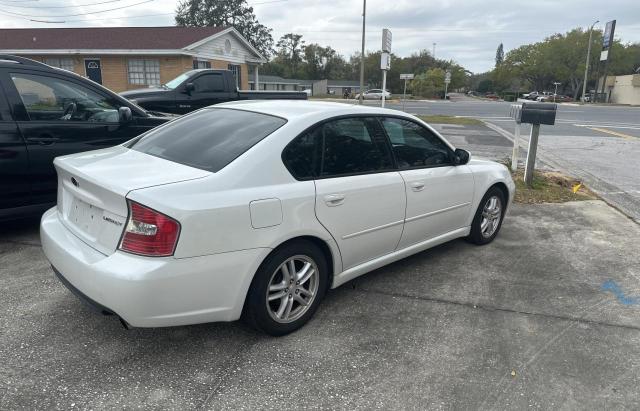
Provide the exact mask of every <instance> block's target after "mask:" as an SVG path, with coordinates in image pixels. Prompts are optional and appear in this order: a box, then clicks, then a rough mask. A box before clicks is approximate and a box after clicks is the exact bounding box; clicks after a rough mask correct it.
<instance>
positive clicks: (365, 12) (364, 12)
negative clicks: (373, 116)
mask: <svg viewBox="0 0 640 411" xmlns="http://www.w3.org/2000/svg"><path fill="white" fill-rule="evenodd" d="M366 14H367V0H363V1H362V50H361V54H360V95H359V96H358V104H362V100H363V95H362V94H363V93H364V27H365V17H366Z"/></svg>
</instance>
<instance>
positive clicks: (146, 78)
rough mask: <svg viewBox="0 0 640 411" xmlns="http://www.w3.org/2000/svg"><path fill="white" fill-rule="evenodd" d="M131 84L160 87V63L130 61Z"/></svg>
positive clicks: (139, 60)
mask: <svg viewBox="0 0 640 411" xmlns="http://www.w3.org/2000/svg"><path fill="white" fill-rule="evenodd" d="M127 68H128V72H129V84H142V85H147V86H159V85H160V61H159V60H148V59H130V60H129V61H128V66H127Z"/></svg>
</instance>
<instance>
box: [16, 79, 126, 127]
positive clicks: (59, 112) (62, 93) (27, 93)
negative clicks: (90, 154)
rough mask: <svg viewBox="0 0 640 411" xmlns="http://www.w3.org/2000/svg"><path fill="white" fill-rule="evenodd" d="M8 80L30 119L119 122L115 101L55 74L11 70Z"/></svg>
mask: <svg viewBox="0 0 640 411" xmlns="http://www.w3.org/2000/svg"><path fill="white" fill-rule="evenodd" d="M11 80H12V81H13V84H14V85H15V86H16V89H17V90H18V94H20V98H21V99H22V103H23V104H24V107H25V109H26V110H27V114H28V115H29V119H30V120H32V121H89V122H113V123H117V122H118V120H119V119H118V109H117V106H116V104H117V103H116V102H115V101H113V100H112V99H109V98H106V97H104V96H102V95H100V94H98V93H96V92H94V91H92V90H90V89H88V88H85V87H83V86H81V85H79V84H76V83H72V82H70V81H66V80H62V79H59V78H55V77H48V76H39V75H31V74H22V73H12V74H11Z"/></svg>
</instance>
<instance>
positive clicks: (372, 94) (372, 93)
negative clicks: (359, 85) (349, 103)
mask: <svg viewBox="0 0 640 411" xmlns="http://www.w3.org/2000/svg"><path fill="white" fill-rule="evenodd" d="M382 95H384V98H385V99H389V98H391V93H389V92H388V91H387V90H385V91H382V90H380V89H371V90H367V91H365V92H364V93H363V94H362V98H363V99H364V100H382ZM358 99H360V93H358V94H356V100H358Z"/></svg>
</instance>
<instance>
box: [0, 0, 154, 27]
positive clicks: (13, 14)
mask: <svg viewBox="0 0 640 411" xmlns="http://www.w3.org/2000/svg"><path fill="white" fill-rule="evenodd" d="M152 1H154V0H144V1H141V2H138V3H134V4H129V5H126V6H122V7H114V8H112V9H107V10H97V11H91V12H87V13H76V14H61V15H53V16H52V15H33V14H24V13H16V12H13V11H6V10H3V11H2V12H1V13H2V14H9V15H12V16H18V17H28V18H36V17H46V18H56V17H74V16H88V15H91V14H98V13H106V12H108V11H114V10H122V9H126V8H129V7H133V6H138V5H140V4H144V3H150V2H152ZM43 23H46V21H43Z"/></svg>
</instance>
